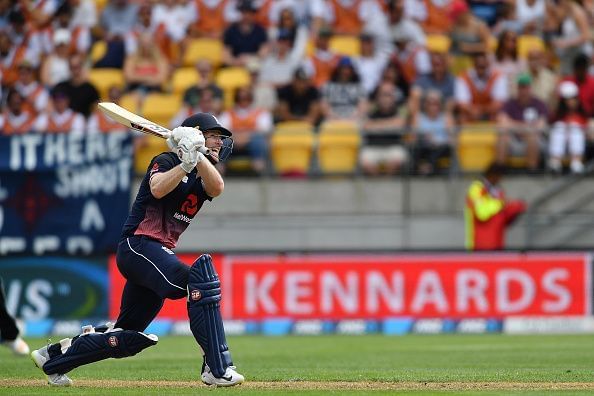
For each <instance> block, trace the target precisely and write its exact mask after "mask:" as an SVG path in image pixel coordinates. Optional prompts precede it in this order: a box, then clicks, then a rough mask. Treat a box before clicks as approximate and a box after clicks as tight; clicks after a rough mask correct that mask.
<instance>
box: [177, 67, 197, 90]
mask: <svg viewBox="0 0 594 396" xmlns="http://www.w3.org/2000/svg"><path fill="white" fill-rule="evenodd" d="M199 79H200V76H199V75H198V71H196V68H194V67H180V68H179V69H177V70H175V71H174V72H173V76H171V89H172V91H173V93H174V94H176V95H179V96H181V95H183V94H184V92H185V90H186V89H188V88H190V87H191V86H192V85H195V84H196V83H197V82H198V81H199Z"/></svg>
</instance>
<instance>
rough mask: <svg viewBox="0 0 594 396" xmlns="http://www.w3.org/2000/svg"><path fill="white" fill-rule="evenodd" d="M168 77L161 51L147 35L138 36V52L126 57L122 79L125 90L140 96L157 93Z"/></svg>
mask: <svg viewBox="0 0 594 396" xmlns="http://www.w3.org/2000/svg"><path fill="white" fill-rule="evenodd" d="M168 77H169V63H168V62H167V59H166V58H165V56H164V55H163V53H162V52H161V50H160V49H159V48H158V47H156V46H155V45H153V42H152V38H151V36H150V35H148V34H146V33H145V34H143V35H141V36H140V38H139V41H138V51H136V53H135V54H132V55H128V56H126V61H125V62H124V79H125V80H126V90H127V91H135V92H136V93H138V94H140V95H141V96H143V95H145V94H147V93H149V92H159V91H161V89H162V86H163V84H164V83H165V82H166V81H167V78H168Z"/></svg>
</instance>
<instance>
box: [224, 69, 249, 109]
mask: <svg viewBox="0 0 594 396" xmlns="http://www.w3.org/2000/svg"><path fill="white" fill-rule="evenodd" d="M215 81H216V83H217V85H218V86H219V87H221V89H222V90H223V92H224V95H225V96H224V106H225V108H226V109H230V108H231V107H233V93H234V91H235V89H237V88H239V87H245V86H247V85H249V84H250V82H251V76H250V73H249V72H248V71H247V70H246V69H244V68H243V67H227V68H224V69H221V70H219V71H218V72H217V75H216V78H215Z"/></svg>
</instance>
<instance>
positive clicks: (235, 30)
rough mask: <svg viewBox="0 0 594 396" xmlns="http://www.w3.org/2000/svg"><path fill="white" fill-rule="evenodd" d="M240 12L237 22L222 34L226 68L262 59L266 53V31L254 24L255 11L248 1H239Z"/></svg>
mask: <svg viewBox="0 0 594 396" xmlns="http://www.w3.org/2000/svg"><path fill="white" fill-rule="evenodd" d="M237 9H238V10H239V11H240V12H241V18H240V19H239V21H238V22H236V23H233V24H232V25H231V26H229V27H228V28H227V29H226V30H225V33H224V34H223V43H224V45H225V47H224V50H223V63H224V64H225V65H227V66H245V65H246V64H247V62H248V60H249V59H250V58H253V57H256V58H263V57H264V56H265V55H266V53H267V52H268V45H267V44H266V42H267V40H268V37H267V35H266V30H265V29H264V28H263V27H262V26H260V25H259V24H257V23H256V11H257V9H256V8H255V7H254V5H253V4H252V2H251V1H250V0H239V3H238V4H237Z"/></svg>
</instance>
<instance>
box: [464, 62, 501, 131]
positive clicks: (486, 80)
mask: <svg viewBox="0 0 594 396" xmlns="http://www.w3.org/2000/svg"><path fill="white" fill-rule="evenodd" d="M473 65H474V67H473V68H471V69H469V70H468V71H466V72H464V73H463V74H462V75H461V76H459V77H458V78H457V79H456V85H455V88H454V96H455V98H456V106H457V108H458V111H459V113H460V114H459V117H460V121H461V122H474V121H489V120H495V117H496V116H497V113H498V112H499V109H500V108H501V105H502V103H503V102H504V101H505V100H506V99H507V97H508V87H507V81H506V80H505V77H504V76H502V75H501V74H500V73H497V72H495V71H493V68H492V67H491V65H490V64H489V58H488V57H487V54H486V53H484V52H479V53H476V54H474V57H473Z"/></svg>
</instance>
